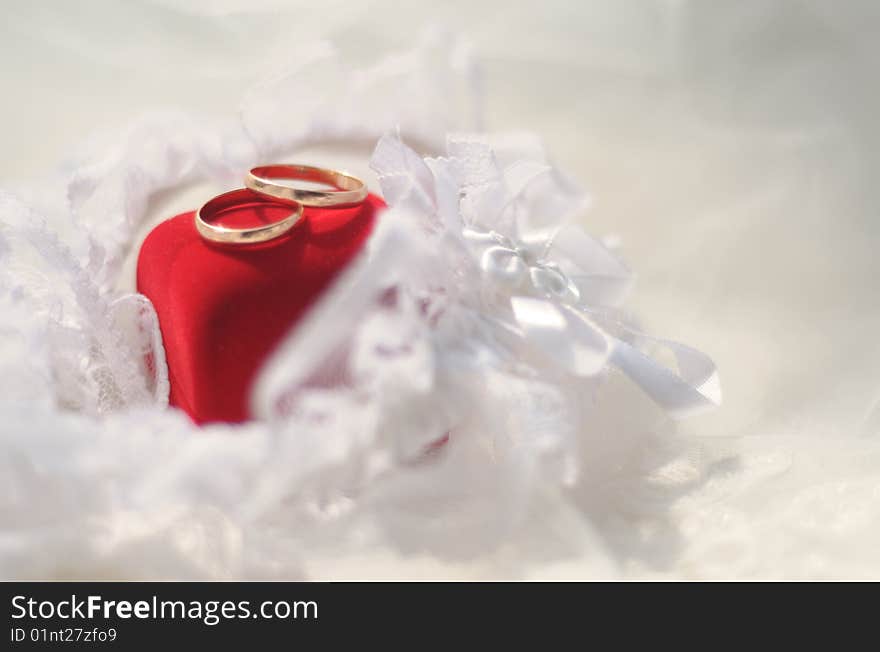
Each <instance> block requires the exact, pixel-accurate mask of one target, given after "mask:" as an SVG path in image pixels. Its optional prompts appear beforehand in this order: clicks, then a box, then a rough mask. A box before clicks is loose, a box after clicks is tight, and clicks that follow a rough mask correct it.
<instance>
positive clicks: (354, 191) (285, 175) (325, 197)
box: [244, 165, 367, 206]
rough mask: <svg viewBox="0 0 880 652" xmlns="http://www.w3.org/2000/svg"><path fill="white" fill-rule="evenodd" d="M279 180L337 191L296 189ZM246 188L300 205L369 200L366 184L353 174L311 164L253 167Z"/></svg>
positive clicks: (324, 204)
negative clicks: (299, 182)
mask: <svg viewBox="0 0 880 652" xmlns="http://www.w3.org/2000/svg"><path fill="white" fill-rule="evenodd" d="M276 179H298V180H300V181H311V182H315V183H323V184H326V185H328V186H333V187H334V188H335V190H311V189H305V188H293V187H292V186H285V185H282V184H279V183H274V180H276ZM244 185H246V186H247V187H248V188H250V189H251V190H253V191H254V192H259V193H262V194H264V195H268V196H270V197H274V198H275V199H279V200H282V201H289V202H299V203H300V204H303V205H304V206H342V205H348V204H359V203H360V202H362V201H364V199H366V197H367V186H366V184H365V183H364V182H363V181H361V180H360V179H358V178H357V177H353V176H352V175H350V174H346V173H344V172H339V171H337V170H329V169H326V168H318V167H313V166H311V165H260V166H258V167H255V168H252V169H251V171H250V172H248V174H247V176H246V177H245V180H244Z"/></svg>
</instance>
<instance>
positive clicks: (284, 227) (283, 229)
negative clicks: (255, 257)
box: [195, 188, 303, 244]
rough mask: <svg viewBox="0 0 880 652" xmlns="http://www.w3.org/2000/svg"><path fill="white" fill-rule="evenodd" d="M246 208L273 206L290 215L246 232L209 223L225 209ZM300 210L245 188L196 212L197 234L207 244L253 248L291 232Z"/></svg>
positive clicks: (217, 197)
mask: <svg viewBox="0 0 880 652" xmlns="http://www.w3.org/2000/svg"><path fill="white" fill-rule="evenodd" d="M248 204H274V205H276V206H283V207H284V208H289V209H292V211H293V212H292V213H291V214H290V215H289V216H287V217H285V218H284V219H283V220H279V221H278V222H273V223H272V224H266V225H264V226H256V227H250V228H246V229H237V228H230V227H227V226H218V225H216V224H211V223H210V222H209V221H208V220H209V219H210V218H211V217H214V216H215V215H217V213H220V212H221V211H223V210H225V209H227V208H233V207H241V206H246V205H248ZM302 214H303V207H302V204H300V203H299V202H289V201H288V202H283V203H282V202H279V201H277V200H273V199H271V198H269V197H266V196H265V195H262V194H260V193H257V192H253V191H252V190H249V189H248V188H239V189H238V190H231V191H229V192H224V193H223V194H222V195H217V196H216V197H214V198H213V199H211V200H209V201H208V202H206V203H205V204H204V205H203V206H202V207H201V208H200V209H199V210H197V211H196V215H195V224H196V230H197V231H198V232H199V235H201V236H202V237H203V238H205V239H206V240H210V241H212V242H222V243H226V244H254V243H258V242H266V241H267V240H272V239H274V238H277V237H278V236H280V235H283V234H284V233H287V232H288V231H290V229H291V228H293V225H294V224H296V223H297V221H298V220H299V218H301V217H302Z"/></svg>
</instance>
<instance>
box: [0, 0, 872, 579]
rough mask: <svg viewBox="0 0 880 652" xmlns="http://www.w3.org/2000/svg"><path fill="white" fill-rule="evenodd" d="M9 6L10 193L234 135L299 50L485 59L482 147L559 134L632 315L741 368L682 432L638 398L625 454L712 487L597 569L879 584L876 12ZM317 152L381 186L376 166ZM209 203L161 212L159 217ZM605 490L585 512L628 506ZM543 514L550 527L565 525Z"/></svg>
mask: <svg viewBox="0 0 880 652" xmlns="http://www.w3.org/2000/svg"><path fill="white" fill-rule="evenodd" d="M3 5H4V6H3V11H4V15H5V18H4V21H3V22H2V24H0V48H2V50H0V51H2V54H3V56H2V57H0V78H2V80H3V88H4V101H3V102H2V103H0V144H2V152H3V156H2V157H0V180H2V181H3V182H12V181H14V180H15V179H18V178H22V179H24V178H28V177H31V176H34V175H40V174H43V173H45V172H46V171H47V170H48V169H49V168H50V167H52V166H53V165H54V164H56V163H57V161H58V160H59V159H61V158H62V157H63V155H64V154H65V153H66V152H67V151H69V149H70V148H71V147H73V146H74V145H76V144H77V143H78V142H79V141H80V140H81V139H82V138H83V137H84V136H86V135H87V134H88V133H90V132H92V131H95V130H99V129H103V128H106V127H107V126H113V125H122V124H125V123H126V122H128V121H129V120H131V119H132V118H134V117H136V116H137V115H138V114H140V113H142V112H144V111H146V110H149V109H153V108H167V107H173V108H184V109H186V110H192V111H194V112H198V113H202V114H208V115H211V114H215V115H218V116H220V115H227V114H228V113H229V111H230V110H231V107H234V105H235V103H236V102H237V101H238V100H239V99H240V96H241V92H242V90H243V88H245V87H246V86H247V85H249V83H250V79H251V78H252V76H253V75H254V74H255V73H257V72H259V71H261V70H264V69H265V68H266V67H271V66H272V65H273V62H274V61H275V58H276V55H277V53H278V52H281V51H283V50H284V49H285V47H286V46H287V45H288V44H289V42H290V41H291V40H310V39H312V38H315V37H316V36H318V37H326V38H328V39H330V40H331V41H333V42H334V43H335V44H336V45H338V46H339V47H340V49H341V51H342V53H343V54H344V55H345V57H346V58H348V59H350V60H352V61H358V60H359V59H362V58H368V59H369V58H373V56H374V53H375V52H377V51H385V50H387V49H389V48H399V47H405V46H407V45H408V44H410V43H411V42H412V41H413V38H414V35H415V34H417V33H418V32H419V31H420V30H421V29H422V27H423V26H425V25H432V24H443V25H446V26H448V27H449V28H450V29H451V30H453V31H455V32H456V33H459V34H461V35H462V36H463V37H465V38H466V39H467V40H469V41H470V42H471V43H472V45H473V46H474V48H475V50H476V51H477V53H478V54H479V56H480V58H481V60H482V61H483V64H484V78H483V79H484V88H483V92H484V100H485V114H484V116H483V119H484V121H485V125H484V126H485V127H487V128H490V129H492V130H504V129H529V130H533V131H535V132H537V133H539V134H540V135H542V136H543V137H544V138H545V140H546V144H547V148H548V150H549V152H550V153H551V154H552V155H553V157H554V158H555V161H556V162H557V163H558V164H559V165H560V166H562V167H564V168H565V169H566V170H567V171H569V172H570V173H571V174H572V175H574V176H575V177H576V178H577V179H578V180H579V181H580V182H582V183H583V184H584V185H585V186H587V187H588V188H589V189H590V190H591V193H592V195H593V197H594V200H595V202H594V207H593V209H592V211H591V212H590V214H589V215H588V216H587V218H586V219H587V221H588V223H587V226H588V229H589V230H590V231H591V232H593V233H594V234H608V233H613V234H616V235H619V236H620V238H621V241H622V252H623V255H624V256H625V258H626V259H627V260H628V262H629V263H630V264H631V265H632V267H633V268H634V269H635V270H636V272H637V273H638V276H639V279H638V283H637V286H636V290H635V293H634V295H633V297H632V299H631V301H630V306H631V307H632V308H633V309H634V310H635V311H636V312H638V313H639V314H640V315H641V316H642V317H643V318H644V320H645V323H646V325H647V326H648V327H649V328H650V330H651V331H652V332H653V333H655V334H658V335H662V336H668V337H671V338H674V339H677V340H679V341H683V342H687V343H689V344H691V345H693V346H696V347H698V348H700V349H702V350H704V351H706V352H707V353H709V354H710V355H712V356H713V358H714V359H715V361H716V362H717V363H718V366H719V369H720V372H721V377H722V383H723V386H724V394H725V403H724V405H723V407H722V408H721V409H720V410H718V411H715V412H712V413H709V414H707V415H704V416H700V417H697V418H695V419H692V420H690V421H687V422H685V423H683V424H680V425H676V427H675V428H676V429H677V430H678V435H677V436H675V437H673V434H672V432H671V430H672V427H671V426H670V425H669V424H668V423H667V422H666V421H665V419H664V418H663V417H662V416H660V415H659V414H658V413H657V412H656V411H655V409H654V408H653V407H652V406H651V405H649V404H648V403H647V401H645V400H644V399H642V398H641V397H640V396H638V395H636V393H634V392H631V391H629V390H628V389H626V388H621V389H620V390H619V392H618V393H617V394H614V393H612V394H611V395H610V396H609V397H608V400H607V403H606V405H605V408H604V412H605V413H606V414H607V415H608V416H607V419H608V421H607V424H605V425H604V427H606V428H607V429H608V432H609V437H611V438H617V439H618V440H619V441H621V442H625V441H626V432H627V429H628V428H644V427H651V428H656V429H658V431H663V432H668V434H669V437H670V441H675V442H676V444H675V445H676V446H679V447H683V448H684V449H685V450H686V451H687V452H686V453H685V454H684V455H683V456H680V457H678V458H677V461H676V463H675V467H674V468H672V469H666V473H668V474H670V475H671V476H674V477H676V478H678V479H679V480H681V479H682V478H685V480H687V478H688V477H689V476H688V474H693V476H694V478H693V482H692V483H690V484H688V483H687V482H685V485H687V486H686V488H685V490H683V491H681V492H679V493H676V494H675V495H674V496H670V495H668V493H663V492H662V490H660V489H657V487H654V486H652V485H648V486H644V487H642V486H640V487H638V488H635V489H634V490H633V491H637V492H649V493H651V492H654V493H656V494H657V496H656V497H655V498H656V500H654V502H652V501H651V500H648V501H644V500H640V501H638V502H639V507H638V508H635V507H633V511H632V512H630V513H627V511H626V510H622V511H618V512H614V510H610V511H609V512H608V513H612V514H617V516H609V517H608V518H607V519H606V521H605V522H604V523H603V524H602V528H601V537H600V538H601V542H599V541H597V542H596V548H597V549H598V548H605V549H611V550H612V551H614V552H615V553H616V554H614V555H612V556H613V557H615V558H616V559H617V560H618V561H619V562H620V564H621V567H622V568H623V570H624V574H625V575H627V576H645V575H647V576H651V577H653V576H661V577H713V576H721V577H725V576H736V577H741V576H745V577H842V576H849V577H866V576H870V577H880V553H878V552H877V551H878V550H880V443H878V435H880V408H878V403H877V401H878V398H880V383H878V379H880V346H878V345H877V341H876V336H875V333H877V332H878V329H880V301H878V296H880V295H878V294H877V289H876V278H878V274H880V259H878V257H877V255H876V247H877V242H878V237H880V231H878V226H877V224H878V222H877V219H876V215H875V213H876V209H875V207H874V200H875V196H876V191H875V187H874V186H875V185H876V184H875V179H874V177H875V176H876V175H877V171H878V169H880V166H878V164H880V154H878V152H880V147H878V146H880V129H878V128H877V126H876V118H875V116H876V115H877V114H878V109H880V93H878V85H877V81H876V63H875V62H876V60H877V56H878V47H877V45H876V34H877V33H878V28H880V10H878V9H877V7H876V4H875V3H872V2H869V1H865V2H859V1H856V0H850V1H847V2H842V3H827V2H820V1H815V2H807V1H803V2H795V1H793V0H791V1H789V0H780V1H779V2H774V3H766V2H759V1H755V2H752V1H747V2H737V3H723V2H688V1H687V0H655V1H649V2H635V1H633V2H629V1H626V2H608V1H606V2H599V1H594V0H580V1H577V2H550V1H543V2H535V3H517V2H504V3H502V2H495V1H491V2H444V3H427V4H421V3H393V2H369V3H352V2H324V3H321V4H320V5H316V3H295V2H282V1H281V0H277V1H272V0H253V1H251V2H248V3H239V2H235V1H234V0H224V1H222V2H207V1H206V2H203V3H192V4H191V5H187V6H186V7H181V6H179V5H180V3H174V2H171V1H170V0H167V1H164V0H162V1H160V0H155V1H153V2H129V3H115V2H109V1H108V2H102V1H94V0H90V1H84V2H77V3H66V2H57V3H46V2H34V3H19V2H4V3H3ZM323 155H324V156H325V159H324V160H335V159H340V160H345V161H346V162H347V163H348V165H349V167H352V168H354V169H356V170H361V171H363V172H364V173H366V166H365V160H366V152H342V153H340V152H336V151H334V152H330V153H327V152H325V153H323ZM204 194H205V191H204V190H203V189H194V190H191V191H190V192H189V193H188V194H187V193H183V194H180V195H177V196H174V197H168V198H164V200H163V202H161V203H159V204H158V205H157V206H156V207H155V208H154V210H155V219H162V218H164V217H167V216H169V215H171V214H174V213H175V212H176V211H177V210H185V209H188V208H192V207H193V206H194V205H195V204H196V203H197V201H198V199H197V198H198V197H202V196H204ZM624 413H626V414H628V415H629V416H627V417H626V418H625V419H624V418H623V417H621V416H620V415H621V414H624ZM646 424H647V425H646ZM620 445H621V446H622V447H623V448H624V449H625V444H620ZM637 456H638V453H637V452H632V451H630V452H626V453H625V454H624V458H625V460H628V461H631V460H632V459H634V458H635V457H637ZM615 459H616V462H620V459H621V458H615ZM607 461H608V459H607V458H606V459H605V460H604V462H607ZM604 462H603V459H602V458H597V463H604ZM707 468H708V469H710V472H708V473H707V472H705V469H707ZM698 469H702V470H698ZM660 485H662V482H660ZM593 489H594V490H595V493H594V495H593V496H591V497H589V498H588V499H585V500H587V502H590V501H595V502H596V503H597V504H599V503H601V502H602V501H603V500H606V499H608V498H607V496H605V493H604V492H606V490H607V487H595V488H593ZM629 493H630V494H631V493H632V492H629ZM625 495H628V494H627V492H617V493H614V496H616V498H615V499H620V500H623V499H624V498H621V496H625ZM652 495H653V494H652ZM640 497H641V498H644V495H643V494H640ZM645 505H651V506H648V507H646V506H645ZM597 509H598V508H597ZM620 513H624V514H626V516H625V517H620V516H619V514H620ZM630 517H631V518H630ZM543 518H544V521H538V522H537V523H535V524H533V526H534V527H537V528H541V527H547V528H550V529H553V528H556V527H566V526H565V525H564V524H565V523H569V522H570V519H569V520H566V519H567V518H568V517H567V516H566V515H565V514H554V513H552V511H551V512H549V513H547V514H546V515H545V516H544V517H543ZM560 524H563V525H560ZM740 530H741V531H742V536H741V537H739V538H737V537H733V538H731V536H730V533H731V531H734V532H736V531H740ZM716 535H717V536H716ZM722 535H723V536H722ZM640 548H644V549H645V551H647V552H645V551H641V552H640ZM505 554H514V553H505V552H504V551H502V552H500V553H498V555H497V557H496V558H495V559H494V561H493V562H492V563H491V564H490V565H489V566H480V565H476V563H474V564H449V563H446V562H441V561H438V560H432V559H429V558H419V557H416V558H412V557H407V558H404V557H400V556H398V555H397V554H396V553H393V552H391V551H388V552H370V553H363V554H360V553H347V554H344V555H330V554H328V556H327V559H326V560H321V559H315V560H313V561H311V562H309V563H310V566H309V570H310V572H311V573H312V574H313V575H315V576H321V577H392V576H421V577H426V576H427V577H495V576H505V575H506V568H507V564H508V561H509V560H508V559H507V558H505ZM603 559H604V557H601V556H600V558H599V559H598V561H597V558H596V557H595V555H593V554H592V553H591V552H590V551H589V546H588V547H586V548H585V552H584V553H583V555H582V556H581V557H580V558H576V559H574V560H571V559H568V560H566V561H564V562H559V563H550V562H548V563H547V564H544V565H538V566H535V567H532V568H530V570H529V571H527V572H526V573H525V576H530V577H531V576H534V577H552V578H568V577H585V576H596V575H606V574H612V573H611V571H610V570H609V569H608V568H606V567H605V566H604V565H603V564H604V561H602V560H603Z"/></svg>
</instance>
